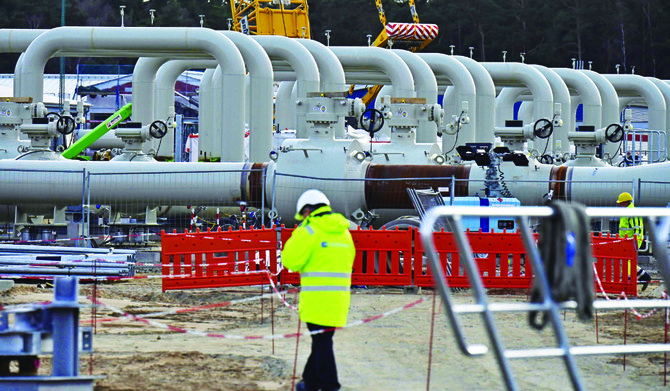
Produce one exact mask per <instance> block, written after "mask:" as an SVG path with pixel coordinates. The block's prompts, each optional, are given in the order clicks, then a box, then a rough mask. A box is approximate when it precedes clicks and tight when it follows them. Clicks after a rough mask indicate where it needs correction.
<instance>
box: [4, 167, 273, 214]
mask: <svg viewBox="0 0 670 391" xmlns="http://www.w3.org/2000/svg"><path fill="white" fill-rule="evenodd" d="M265 168H266V165H265V164H264V163H257V164H249V163H221V164H199V163H169V162H114V161H112V162H82V161H76V160H68V161H64V162H63V161H53V162H49V170H48V171H47V170H45V169H44V162H40V161H28V160H25V161H24V160H18V161H12V160H0V183H2V184H3V191H2V192H0V203H3V204H10V205H17V204H18V205H23V204H25V205H27V204H31V205H35V204H37V205H40V204H44V203H45V197H44V195H45V194H49V201H48V202H49V203H50V204H51V205H79V204H81V202H82V180H83V173H84V172H86V173H87V174H89V175H88V178H89V180H90V190H91V202H93V203H103V204H105V203H110V204H115V205H123V204H125V205H129V204H135V205H137V204H141V205H142V208H143V207H144V205H148V206H158V205H222V204H232V203H234V202H236V201H239V200H242V201H247V202H248V203H249V206H253V207H260V206H261V201H262V194H261V190H262V188H263V185H262V181H263V173H262V171H261V170H264V169H265ZM250 170H253V171H250ZM45 173H48V175H45Z"/></svg>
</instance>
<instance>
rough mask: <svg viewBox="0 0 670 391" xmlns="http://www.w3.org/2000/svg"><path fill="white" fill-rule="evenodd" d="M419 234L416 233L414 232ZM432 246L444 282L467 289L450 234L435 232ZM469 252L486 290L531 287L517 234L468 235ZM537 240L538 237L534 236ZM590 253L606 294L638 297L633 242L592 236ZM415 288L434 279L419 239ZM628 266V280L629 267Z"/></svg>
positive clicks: (415, 260)
mask: <svg viewBox="0 0 670 391" xmlns="http://www.w3.org/2000/svg"><path fill="white" fill-rule="evenodd" d="M417 235H418V232H417ZM434 236H435V246H436V249H437V252H438V255H439V257H440V264H441V265H442V270H443V271H444V273H445V276H446V277H447V282H448V283H449V286H450V287H453V288H466V287H469V286H470V283H469V282H468V278H467V275H466V273H465V269H464V265H463V264H462V262H461V260H460V254H459V251H458V248H457V247H456V241H455V239H454V237H453V234H451V233H449V232H436V233H435V234H434ZM467 236H468V239H469V241H470V245H471V247H472V252H473V255H474V258H475V260H476V261H477V266H478V268H479V272H480V275H481V277H482V281H483V282H484V286H485V287H486V288H515V289H518V288H521V289H524V288H530V287H531V286H532V280H533V273H532V270H531V264H530V262H526V250H525V248H524V246H523V242H522V239H521V234H520V233H494V232H491V233H488V232H467ZM536 238H537V235H536ZM591 241H592V254H593V256H594V258H595V259H596V263H595V265H596V270H597V271H598V277H599V278H600V281H601V282H602V285H603V288H604V289H605V292H607V293H614V294H618V293H621V292H626V295H628V296H637V274H636V272H635V270H636V266H637V251H636V249H635V242H634V239H632V238H629V239H624V238H619V237H618V236H610V235H607V236H605V235H592V236H591ZM414 250H415V251H414V285H417V286H425V287H431V286H433V285H434V281H433V276H432V274H431V273H430V271H429V270H428V266H427V261H428V260H427V258H426V256H425V253H424V251H423V246H422V243H421V241H420V240H415V242H414ZM628 263H630V265H631V266H630V270H631V271H632V272H630V278H629V272H628V268H626V267H624V265H627V264H628Z"/></svg>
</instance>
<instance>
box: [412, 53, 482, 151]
mask: <svg viewBox="0 0 670 391" xmlns="http://www.w3.org/2000/svg"><path fill="white" fill-rule="evenodd" d="M418 56H419V57H421V58H422V59H423V60H424V61H426V63H427V64H428V66H430V69H431V70H432V71H433V73H434V74H435V76H438V75H443V76H446V77H447V78H448V79H449V80H450V81H451V84H452V85H453V87H454V90H453V94H449V95H450V96H452V97H453V99H452V100H449V99H448V98H447V93H446V92H445V94H444V98H443V100H442V107H443V108H444V111H445V118H444V122H450V121H451V116H452V115H456V116H457V117H458V116H459V115H460V113H461V111H462V108H463V107H462V104H463V102H466V104H467V106H468V112H469V113H468V115H469V117H470V123H468V124H462V125H460V126H461V127H460V130H459V132H462V133H460V134H459V140H460V141H461V143H463V144H465V143H469V142H475V141H476V139H475V129H476V128H477V117H478V116H477V98H476V96H477V89H476V88H475V81H474V79H473V78H472V75H471V74H470V72H468V69H467V68H466V67H465V65H463V64H462V63H461V62H460V61H458V60H457V59H455V58H454V57H453V56H447V55H446V54H441V53H418ZM417 93H418V91H417ZM455 139H456V136H455V135H453V136H450V135H447V134H445V133H443V134H442V152H443V153H446V152H447V151H448V150H449V148H451V146H452V145H453V144H454V142H455V141H456V140H455ZM417 141H419V140H418V139H417Z"/></svg>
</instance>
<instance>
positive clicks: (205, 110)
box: [198, 69, 214, 158]
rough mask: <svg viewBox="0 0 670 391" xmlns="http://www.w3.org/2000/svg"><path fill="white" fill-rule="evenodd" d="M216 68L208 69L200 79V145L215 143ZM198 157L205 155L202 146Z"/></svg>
mask: <svg viewBox="0 0 670 391" xmlns="http://www.w3.org/2000/svg"><path fill="white" fill-rule="evenodd" d="M213 77H214V69H206V70H205V73H203V75H202V80H201V81H200V106H199V107H198V145H202V146H205V145H212V144H214V134H213V132H214V130H213V129H214V126H213V125H214V121H213V120H214V91H213V83H214V81H213ZM199 149H200V150H199V151H198V158H200V157H201V156H202V157H204V153H203V152H202V150H203V148H202V147H200V148H199Z"/></svg>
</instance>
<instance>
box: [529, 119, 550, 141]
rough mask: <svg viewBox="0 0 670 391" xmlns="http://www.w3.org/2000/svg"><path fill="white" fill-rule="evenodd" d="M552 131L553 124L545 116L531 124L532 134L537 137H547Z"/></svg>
mask: <svg viewBox="0 0 670 391" xmlns="http://www.w3.org/2000/svg"><path fill="white" fill-rule="evenodd" d="M553 132H554V124H553V123H552V122H551V121H549V120H548V119H546V118H541V119H538V120H537V121H535V125H533V134H535V137H537V138H547V137H549V136H551V134H552V133H553Z"/></svg>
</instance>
